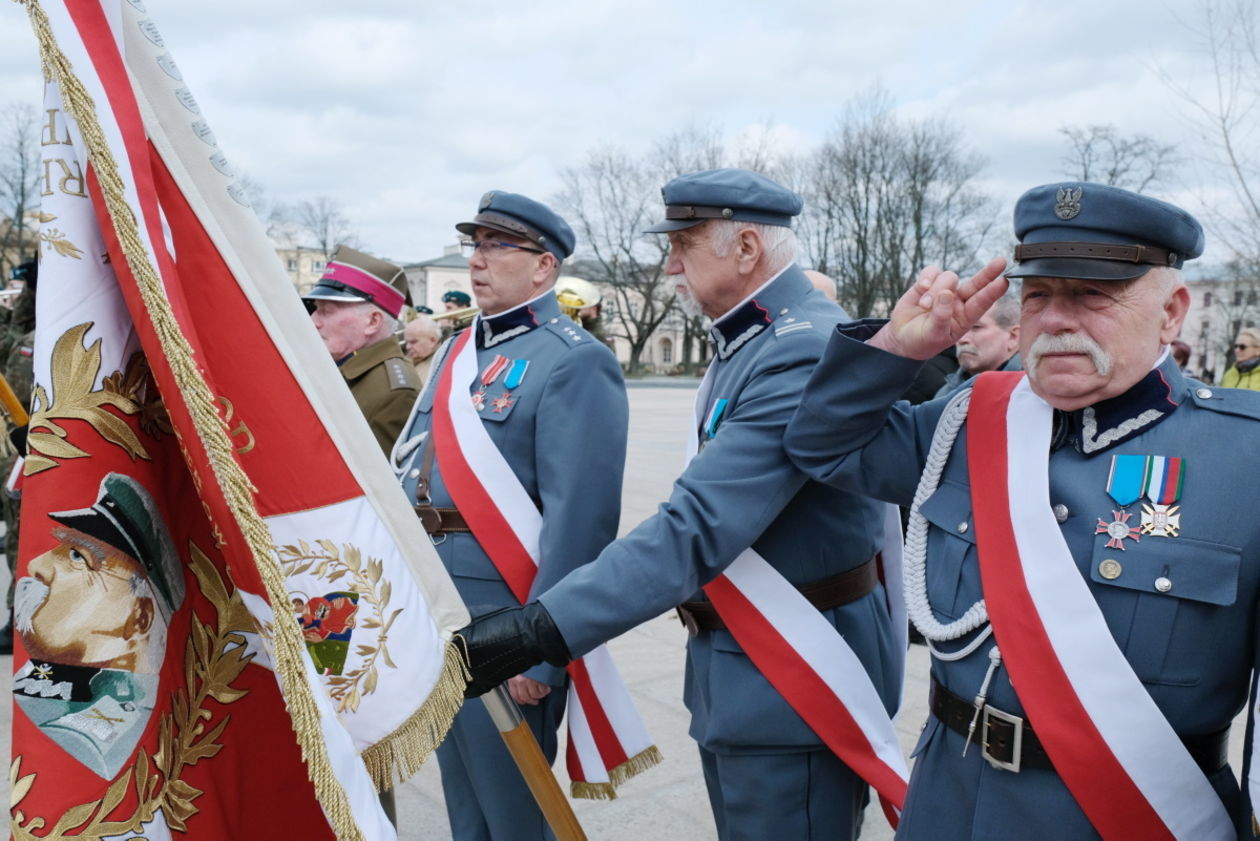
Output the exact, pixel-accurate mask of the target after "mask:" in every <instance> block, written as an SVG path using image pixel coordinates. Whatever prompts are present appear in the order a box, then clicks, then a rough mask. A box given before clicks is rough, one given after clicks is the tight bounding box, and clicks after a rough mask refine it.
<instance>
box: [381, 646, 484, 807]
mask: <svg viewBox="0 0 1260 841" xmlns="http://www.w3.org/2000/svg"><path fill="white" fill-rule="evenodd" d="M471 679H472V675H470V674H469V672H468V667H467V665H465V663H464V654H463V652H462V651H460V648H459V646H457V645H456V644H455V642H453V641H452V642H448V643H447V644H446V654H445V657H444V660H443V663H442V674H441V675H440V676H439V677H438V681H437V684H436V685H435V686H434V687H433V691H432V692H430V693H429V697H428V698H427V699H425V702H424V704H423V705H422V706H421V707H420V709H418V710H416V711H415V712H414V713H412V714H411V716H410V717H409V718H408V719H407V720H406V721H404V722H403V723H402V724H401V725H400V726H399V727H398V728H397V729H396V730H394V732H393V733H390V734H389V735H388V736H386V737H385V738H383V739H381V740H380V741H379V742H377V743H376V744H374V745H372V747H370V748H368V749H367V750H365V751H363V753H361V754H359V755H360V756H361V757H362V758H363V764H364V765H366V766H367V770H368V773H369V774H371V775H372V781H373V782H374V783H376V788H377V790H378V791H386V790H388V789H391V788H393V787H394V785H395V784H397V783H402V782H403V781H405V780H407V779H408V778H409V777H411V775H412V774H414V773H416V771H419V770H420V765H421V763H423V762H424V760H425V759H427V758H428V757H429V755H430V754H431V753H433V751H434V750H435V749H436V748H437V746H438V743H440V742H441V741H442V739H443V738H444V737H445V736H446V731H448V730H450V729H451V722H452V721H454V719H455V713H457V712H459V708H460V706H462V705H463V703H464V687H465V686H467V685H468V682H469V681H470V680H471Z"/></svg>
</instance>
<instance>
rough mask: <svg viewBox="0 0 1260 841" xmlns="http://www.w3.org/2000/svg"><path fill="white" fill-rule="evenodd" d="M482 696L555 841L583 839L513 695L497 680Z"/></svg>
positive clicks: (567, 803) (549, 765) (570, 807)
mask: <svg viewBox="0 0 1260 841" xmlns="http://www.w3.org/2000/svg"><path fill="white" fill-rule="evenodd" d="M481 700H482V702H484V703H485V705H486V711H487V712H488V713H490V719H491V721H493V722H494V726H495V727H497V728H498V730H499V735H500V736H502V737H503V743H504V744H505V745H507V749H508V753H510V754H512V760H513V761H514V762H516V767H517V768H518V769H520V772H521V776H522V777H524V778H525V784H526V785H527V786H529V791H530V794H532V795H534V800H536V801H537V802H538V808H539V809H540V810H541V811H542V813H543V817H544V818H546V819H547V825H548V826H550V827H551V831H552V832H554V833H555V834H556V841H586V833H585V832H583V831H582V825H581V824H579V823H578V819H577V815H575V814H573V807H572V806H570V805H569V800H568V798H566V797H565V796H564V792H563V791H561V790H560V784H559V783H558V782H556V777H555V774H553V773H552V771H551V764H550V763H549V762H547V758H546V757H544V756H543V752H542V748H540V747H539V746H538V740H537V739H535V738H534V734H533V732H532V731H531V730H530V729H529V725H528V724H526V723H525V718H524V717H523V716H522V715H521V711H520V710H519V709H518V708H517V706H516V703H515V702H514V701H513V700H512V696H510V695H508V691H507V687H505V686H503V685H502V684H500V685H498V686H496V687H495V688H494V689H493V690H492V691H490V692H487V693H486V694H485V695H482V696H481Z"/></svg>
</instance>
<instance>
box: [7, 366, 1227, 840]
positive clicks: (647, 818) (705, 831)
mask: <svg viewBox="0 0 1260 841" xmlns="http://www.w3.org/2000/svg"><path fill="white" fill-rule="evenodd" d="M661 379H662V380H664V381H663V382H659V383H658V382H655V381H643V380H638V381H635V382H633V383H631V388H630V390H629V395H630V446H629V454H628V464H627V468H626V479H625V489H624V492H623V496H622V503H623V504H622V515H621V532H622V533H623V534H624V533H625V532H628V531H629V530H630V529H632V528H633V527H634V526H635V525H637V524H638V523H639V522H640V521H641V520H643V519H644V518H646V517H647V516H648V515H650V514H651V513H652V512H653V511H654V510H655V509H656V506H657V505H658V504H659V503H660V502H661V501H662V500H664V499H665V498H666V497H668V495H669V490H670V486H671V485H672V484H673V480H674V478H675V477H676V476H677V474H678V472H679V470H680V469H681V467H682V463H683V445H684V439H685V435H686V430H687V424H688V417H689V415H690V412H691V399H692V392H693V391H694V382H693V383H688V385H691V386H692V387H691V388H683V387H681V386H682V384H683V383H686V380H683V379H675V378H669V379H665V378H661ZM573 459H574V469H580V468H581V453H575V454H573ZM2 530H3V524H2V523H0V531H2ZM6 578H7V576H6V575H5V574H4V573H3V572H0V586H3V585H4V584H7V581H6ZM685 644H686V632H685V631H684V630H683V628H682V626H681V625H680V624H679V622H678V620H677V619H675V618H674V616H673V614H672V613H671V614H668V615H665V616H660V617H657V618H656V619H653V620H652V621H650V622H646V623H644V624H643V625H641V626H639V627H638V628H635V629H634V630H632V631H630V632H628V633H626V634H624V635H623V636H621V637H618V638H617V639H615V640H613V641H612V642H611V643H610V646H611V649H612V653H613V657H614V659H615V660H616V662H617V665H618V666H619V667H620V670H621V673H622V677H624V678H625V681H626V684H627V686H628V687H629V689H630V692H631V694H632V695H633V696H634V700H635V704H636V705H637V707H638V709H639V712H640V713H641V714H642V715H643V717H644V719H645V721H646V723H647V727H648V731H649V732H650V733H651V735H652V737H653V739H654V740H655V742H656V744H657V746H658V747H659V748H660V750H661V753H662V754H663V755H664V762H663V763H662V764H661V765H659V766H657V767H656V768H653V769H651V770H649V771H647V772H645V773H643V774H641V775H640V776H638V777H636V778H635V779H633V780H630V781H629V782H628V783H626V784H625V785H624V786H622V789H621V795H620V796H619V797H618V799H616V800H613V801H584V800H578V801H573V802H574V811H575V812H576V813H577V816H578V818H579V820H580V821H581V823H582V826H583V828H584V829H585V830H586V834H587V836H588V837H589V838H591V839H592V841H631V839H633V841H639V840H640V839H644V838H651V839H660V841H673V839H688V841H711V840H712V839H715V838H716V833H715V831H714V828H713V819H712V817H711V815H710V813H709V807H708V799H707V796H706V794H705V789H704V782H703V779H702V777H701V772H700V762H699V758H698V757H697V755H696V751H695V744H694V743H693V742H692V741H691V739H690V737H688V735H687V725H688V716H687V712H686V710H685V708H684V707H683V704H682V675H683V660H684V655H685ZM0 668H3V669H5V670H6V673H8V674H12V658H10V657H2V658H0ZM927 681H928V655H927V651H926V649H925V648H924V647H923V646H921V645H914V646H911V649H910V656H909V662H908V669H907V675H906V688H905V694H904V697H905V701H904V703H903V705H902V709H901V712H900V714H899V715H898V718H897V732H898V735H899V736H900V738H901V743H902V748H903V749H904V750H905V751H906V753H907V755H908V754H909V751H910V749H911V748H912V747H913V745H914V742H915V739H916V737H917V735H918V732H919V729H920V727H921V726H922V724H923V722H924V720H925V718H926V715H927V689H928V684H927ZM0 693H2V697H0V738H3V743H4V751H5V753H6V754H8V753H9V747H10V732H11V723H12V714H13V713H12V704H11V703H10V700H11V699H10V681H7V680H6V681H0ZM1242 725H1243V721H1242V720H1240V721H1238V722H1236V724H1235V727H1234V731H1233V739H1232V744H1231V751H1230V755H1231V762H1232V763H1233V766H1234V768H1235V769H1238V768H1240V767H1242V766H1241V756H1242V738H1243V729H1244V728H1243V726H1242ZM561 756H562V757H563V751H562V752H561ZM556 773H557V775H558V777H559V778H560V780H561V785H562V786H563V787H564V788H566V789H567V787H568V780H567V778H566V776H565V773H564V761H563V758H561V759H560V761H559V762H558V763H557V768H556ZM0 779H3V781H4V782H3V783H2V785H3V786H4V787H5V791H7V787H8V776H7V775H2V776H0ZM4 799H7V796H5V797H4ZM397 801H398V813H399V815H398V817H399V826H400V830H399V838H400V839H401V841H419V839H426V841H433V840H434V839H448V838H450V830H449V828H448V825H447V822H446V812H445V809H444V808H443V805H442V789H441V780H440V778H439V775H438V768H437V761H436V760H430V761H429V762H427V763H425V765H424V767H422V768H421V770H420V771H419V773H417V774H416V775H415V776H414V777H413V778H412V779H410V780H408V781H407V782H406V783H405V784H403V785H402V786H400V787H399V789H398V792H397ZM892 835H893V834H892V831H891V830H890V829H889V828H888V825H887V823H886V822H885V820H884V817H883V814H882V812H881V811H880V809H879V806H878V804H875V803H873V804H872V805H871V807H870V808H869V809H868V810H867V813H866V820H865V824H864V828H863V832H862V839H863V841H888V839H891V838H892Z"/></svg>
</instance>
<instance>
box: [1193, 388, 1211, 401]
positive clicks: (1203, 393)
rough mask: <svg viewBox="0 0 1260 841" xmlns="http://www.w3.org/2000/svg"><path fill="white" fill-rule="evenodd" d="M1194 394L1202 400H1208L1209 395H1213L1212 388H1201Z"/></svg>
mask: <svg viewBox="0 0 1260 841" xmlns="http://www.w3.org/2000/svg"><path fill="white" fill-rule="evenodd" d="M1194 396H1195V397H1197V398H1199V399H1200V400H1207V399H1208V398H1209V397H1211V396H1212V389H1210V388H1201V389H1199V390H1198V391H1196V392H1195V393H1194Z"/></svg>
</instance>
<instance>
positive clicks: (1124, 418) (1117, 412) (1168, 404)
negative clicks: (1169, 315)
mask: <svg viewBox="0 0 1260 841" xmlns="http://www.w3.org/2000/svg"><path fill="white" fill-rule="evenodd" d="M1164 368H1165V366H1163V365H1161V366H1160V367H1158V368H1156V369H1154V370H1153V371H1151V372H1150V373H1149V374H1147V375H1146V376H1145V377H1143V378H1142V379H1141V380H1139V381H1138V382H1137V384H1136V385H1134V386H1133V387H1132V388H1130V389H1129V390H1128V391H1126V392H1125V393H1124V394H1121V395H1119V396H1117V397H1112V398H1111V399H1109V400H1103V401H1101V402H1098V403H1095V404H1094V405H1093V406H1086V407H1085V408H1084V409H1081V410H1079V411H1076V412H1059V411H1056V412H1055V436H1054V437H1055V440H1056V441H1057V442H1058V443H1066V442H1067V441H1069V440H1070V441H1071V442H1072V444H1073V445H1074V446H1075V447H1076V449H1077V450H1079V451H1080V452H1082V453H1084V454H1085V455H1087V456H1092V455H1094V454H1096V453H1101V452H1103V451H1105V450H1108V449H1110V448H1111V447H1114V446H1115V445H1116V444H1120V443H1122V442H1124V441H1128V440H1129V439H1130V438H1133V437H1135V436H1137V435H1140V434H1141V433H1143V432H1145V431H1146V430H1148V429H1150V428H1151V427H1152V426H1154V425H1155V424H1157V423H1159V422H1160V421H1162V420H1164V419H1165V418H1167V417H1169V416H1170V415H1171V414H1172V413H1173V410H1175V409H1176V408H1177V406H1178V405H1180V404H1179V403H1178V402H1177V400H1176V397H1175V393H1174V389H1173V386H1172V385H1171V384H1170V383H1169V380H1168V377H1167V376H1166V375H1165V371H1164Z"/></svg>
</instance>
